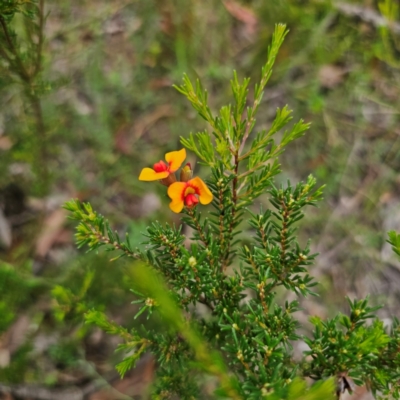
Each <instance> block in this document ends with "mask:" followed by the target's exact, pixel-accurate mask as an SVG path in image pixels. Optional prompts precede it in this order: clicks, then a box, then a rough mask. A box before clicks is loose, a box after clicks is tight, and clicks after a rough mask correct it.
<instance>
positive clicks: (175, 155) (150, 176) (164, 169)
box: [139, 149, 186, 185]
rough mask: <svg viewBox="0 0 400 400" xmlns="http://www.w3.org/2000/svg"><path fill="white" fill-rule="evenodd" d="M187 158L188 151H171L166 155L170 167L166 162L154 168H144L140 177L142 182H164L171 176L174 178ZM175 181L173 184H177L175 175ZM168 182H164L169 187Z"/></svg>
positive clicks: (160, 162)
mask: <svg viewBox="0 0 400 400" xmlns="http://www.w3.org/2000/svg"><path fill="white" fill-rule="evenodd" d="M185 158H186V150H185V149H182V150H178V151H171V152H170V153H167V154H166V155H165V160H166V161H167V163H168V165H167V164H166V163H165V162H164V161H161V160H160V161H159V162H157V163H155V164H154V165H153V168H143V169H142V172H141V173H140V175H139V180H140V181H158V180H160V181H163V180H165V179H166V178H168V177H169V176H170V175H171V176H172V175H173V174H174V173H175V172H176V171H177V170H178V169H179V168H180V166H181V165H182V163H183V161H184V160H185ZM173 177H174V179H173V180H172V182H175V181H176V179H175V175H173ZM167 183H168V182H164V184H166V185H167Z"/></svg>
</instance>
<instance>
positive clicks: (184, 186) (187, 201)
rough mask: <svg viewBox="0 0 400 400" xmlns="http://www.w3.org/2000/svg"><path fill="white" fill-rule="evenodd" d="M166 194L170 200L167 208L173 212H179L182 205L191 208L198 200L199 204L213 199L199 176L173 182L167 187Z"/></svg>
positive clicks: (207, 202)
mask: <svg viewBox="0 0 400 400" xmlns="http://www.w3.org/2000/svg"><path fill="white" fill-rule="evenodd" d="M168 196H169V197H170V199H171V200H172V201H171V203H170V204H169V208H170V209H171V210H172V211H173V212H175V213H180V212H181V211H182V209H183V207H184V206H186V207H188V208H192V207H194V206H196V204H197V203H198V202H199V201H200V203H201V204H209V203H211V201H212V199H213V195H212V193H211V192H210V189H209V188H208V187H207V185H206V184H205V183H204V182H203V181H202V180H201V179H200V178H199V177H196V178H193V179H190V180H189V181H187V182H175V183H173V184H172V185H171V186H169V187H168Z"/></svg>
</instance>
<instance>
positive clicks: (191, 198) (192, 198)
mask: <svg viewBox="0 0 400 400" xmlns="http://www.w3.org/2000/svg"><path fill="white" fill-rule="evenodd" d="M198 202H199V199H198V198H197V196H196V195H195V194H194V193H189V194H188V195H187V196H186V197H185V205H186V207H189V208H192V207H194V206H195V205H196V204H197V203H198Z"/></svg>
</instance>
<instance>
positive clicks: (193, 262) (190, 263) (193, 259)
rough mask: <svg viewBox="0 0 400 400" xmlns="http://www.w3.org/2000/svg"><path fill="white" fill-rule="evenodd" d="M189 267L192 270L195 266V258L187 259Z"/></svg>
mask: <svg viewBox="0 0 400 400" xmlns="http://www.w3.org/2000/svg"><path fill="white" fill-rule="evenodd" d="M188 261H189V265H190V266H191V267H192V268H194V267H195V266H196V264H197V261H196V258H195V257H193V256H192V257H190V258H189V260H188Z"/></svg>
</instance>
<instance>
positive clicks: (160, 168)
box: [153, 160, 168, 172]
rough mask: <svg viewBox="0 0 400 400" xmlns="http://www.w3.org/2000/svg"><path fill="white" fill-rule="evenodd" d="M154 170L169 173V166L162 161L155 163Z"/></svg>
mask: <svg viewBox="0 0 400 400" xmlns="http://www.w3.org/2000/svg"><path fill="white" fill-rule="evenodd" d="M153 169H154V171H156V172H164V171H168V166H167V164H165V162H164V161H161V160H160V161H159V162H158V163H155V164H154V165H153Z"/></svg>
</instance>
